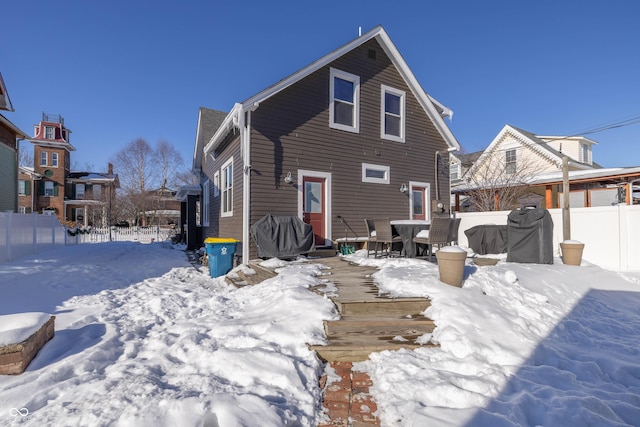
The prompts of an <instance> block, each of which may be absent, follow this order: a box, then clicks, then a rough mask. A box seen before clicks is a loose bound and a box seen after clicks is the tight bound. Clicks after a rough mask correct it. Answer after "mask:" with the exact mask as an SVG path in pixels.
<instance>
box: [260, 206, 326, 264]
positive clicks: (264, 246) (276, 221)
mask: <svg viewBox="0 0 640 427" xmlns="http://www.w3.org/2000/svg"><path fill="white" fill-rule="evenodd" d="M251 237H252V238H253V240H254V241H255V242H256V244H257V245H258V257H260V258H295V257H297V256H298V255H302V254H306V253H309V252H312V251H313V250H315V244H314V237H313V229H312V228H311V225H309V224H307V223H305V222H303V221H302V220H301V219H300V218H298V217H297V216H296V215H283V214H269V215H265V216H264V217H262V218H261V219H260V220H258V221H257V222H256V223H255V224H253V225H252V226H251Z"/></svg>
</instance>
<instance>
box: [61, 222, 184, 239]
mask: <svg viewBox="0 0 640 427" xmlns="http://www.w3.org/2000/svg"><path fill="white" fill-rule="evenodd" d="M71 233H77V234H76V235H75V236H73V237H76V240H77V243H101V242H141V243H151V242H160V241H163V240H168V239H170V238H172V237H173V236H174V235H175V234H176V230H175V229H173V228H169V227H157V226H151V227H111V228H109V227H103V228H97V227H90V228H88V229H78V230H71Z"/></svg>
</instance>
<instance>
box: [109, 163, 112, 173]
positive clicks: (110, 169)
mask: <svg viewBox="0 0 640 427" xmlns="http://www.w3.org/2000/svg"><path fill="white" fill-rule="evenodd" d="M108 174H109V175H113V163H109V170H108Z"/></svg>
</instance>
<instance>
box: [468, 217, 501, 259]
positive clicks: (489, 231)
mask: <svg viewBox="0 0 640 427" xmlns="http://www.w3.org/2000/svg"><path fill="white" fill-rule="evenodd" d="M464 234H465V235H466V236H467V240H469V247H470V248H471V249H473V251H474V252H475V253H477V254H478V255H486V254H503V253H505V252H506V251H507V226H506V225H494V224H485V225H476V226H475V227H471V228H470V229H468V230H465V232H464Z"/></svg>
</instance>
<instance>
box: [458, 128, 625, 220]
mask: <svg viewBox="0 0 640 427" xmlns="http://www.w3.org/2000/svg"><path fill="white" fill-rule="evenodd" d="M596 144H597V142H596V141H593V140H591V139H589V138H585V137H583V136H540V135H535V134H533V133H531V132H527V131H524V130H522V129H519V128H517V127H515V126H511V125H505V126H504V127H503V128H502V130H501V131H500V132H499V133H498V135H497V136H496V137H495V138H494V139H493V141H492V142H491V143H490V144H489V146H488V147H487V148H486V149H485V150H483V151H480V152H476V153H470V154H456V153H451V157H450V159H451V160H450V173H451V192H452V195H453V197H452V206H455V210H456V211H461V210H462V211H464V210H471V209H473V207H472V203H471V200H470V199H469V196H474V197H477V194H478V193H479V190H488V194H487V195H486V197H488V198H490V197H495V198H496V202H495V206H496V210H497V209H498V208H499V202H498V197H499V196H500V194H498V193H501V192H502V191H503V190H504V188H508V187H511V188H517V189H518V195H517V203H515V206H509V207H507V208H508V209H510V208H515V207H523V206H532V207H541V208H555V207H559V206H561V200H562V194H563V190H562V163H563V157H565V156H566V157H567V158H568V159H569V163H568V171H569V176H570V185H571V190H570V191H571V197H570V198H571V205H572V206H574V205H575V206H581V207H589V206H596V205H598V206H602V205H603V204H607V205H610V204H614V203H621V202H623V203H624V202H626V203H629V204H632V203H633V198H632V197H631V194H632V193H633V190H632V188H628V187H633V183H632V181H633V180H634V179H636V178H637V176H636V175H637V170H636V169H635V168H626V169H625V168H622V170H620V168H617V169H616V170H608V171H606V172H607V173H601V174H589V175H585V172H589V171H594V172H595V171H598V170H602V167H601V166H600V165H598V164H597V163H596V162H594V157H593V146H594V145H596ZM587 176H589V177H590V178H586V177H587ZM636 185H637V184H636ZM523 189H524V190H525V191H523ZM494 192H495V195H494ZM605 194H606V196H603V195H605ZM501 208H502V209H504V208H505V207H504V206H502V207H501ZM452 209H454V208H452Z"/></svg>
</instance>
